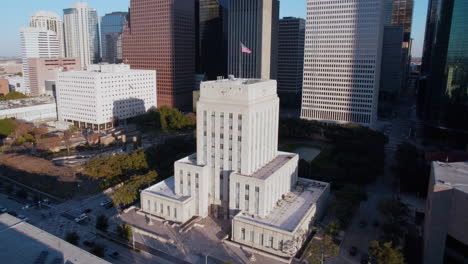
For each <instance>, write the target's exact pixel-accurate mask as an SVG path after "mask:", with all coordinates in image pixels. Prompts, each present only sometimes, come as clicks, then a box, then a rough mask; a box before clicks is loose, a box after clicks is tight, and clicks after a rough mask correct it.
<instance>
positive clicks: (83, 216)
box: [75, 214, 88, 223]
mask: <svg viewBox="0 0 468 264" xmlns="http://www.w3.org/2000/svg"><path fill="white" fill-rule="evenodd" d="M86 218H88V215H86V214H80V215H79V216H78V217H76V218H75V222H77V223H79V222H81V221H83V220H85V219H86Z"/></svg>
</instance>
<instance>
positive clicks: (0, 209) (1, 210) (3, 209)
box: [0, 206, 8, 213]
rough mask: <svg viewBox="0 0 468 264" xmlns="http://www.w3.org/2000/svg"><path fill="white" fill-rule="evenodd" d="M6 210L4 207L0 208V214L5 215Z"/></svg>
mask: <svg viewBox="0 0 468 264" xmlns="http://www.w3.org/2000/svg"><path fill="white" fill-rule="evenodd" d="M7 211H8V209H7V208H6V207H3V206H0V212H2V213H6V212H7Z"/></svg>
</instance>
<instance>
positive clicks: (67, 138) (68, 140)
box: [63, 130, 73, 155]
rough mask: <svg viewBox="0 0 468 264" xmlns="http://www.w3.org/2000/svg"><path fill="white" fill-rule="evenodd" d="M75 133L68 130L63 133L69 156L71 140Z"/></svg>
mask: <svg viewBox="0 0 468 264" xmlns="http://www.w3.org/2000/svg"><path fill="white" fill-rule="evenodd" d="M72 135H73V133H72V132H71V131H70V130H66V131H65V132H64V133H63V141H64V142H65V147H67V155H70V147H71V138H72Z"/></svg>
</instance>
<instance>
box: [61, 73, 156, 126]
mask: <svg viewBox="0 0 468 264" xmlns="http://www.w3.org/2000/svg"><path fill="white" fill-rule="evenodd" d="M155 86H156V71H151V70H131V69H130V65H127V64H96V65H90V66H88V70H87V71H69V72H61V73H59V74H58V79H57V83H56V91H57V108H58V119H59V121H66V122H69V123H71V124H74V125H75V126H78V127H80V128H92V129H93V130H103V129H108V128H111V127H113V123H114V121H115V120H122V119H127V118H130V117H134V116H137V115H141V114H144V113H145V112H146V111H148V110H150V109H152V108H156V90H155V89H154V87H155Z"/></svg>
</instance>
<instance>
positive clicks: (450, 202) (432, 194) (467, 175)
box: [423, 162, 468, 264]
mask: <svg viewBox="0 0 468 264" xmlns="http://www.w3.org/2000/svg"><path fill="white" fill-rule="evenodd" d="M429 181H430V182H429V190H428V195H427V200H426V214H425V222H424V236H423V263H424V264H441V263H454V264H458V263H460V264H463V263H466V261H467V259H468V229H467V228H466V220H467V219H468V163H467V162H453V163H444V162H433V163H432V164H431V175H430V180H429Z"/></svg>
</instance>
